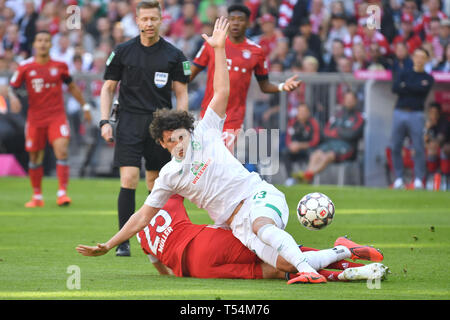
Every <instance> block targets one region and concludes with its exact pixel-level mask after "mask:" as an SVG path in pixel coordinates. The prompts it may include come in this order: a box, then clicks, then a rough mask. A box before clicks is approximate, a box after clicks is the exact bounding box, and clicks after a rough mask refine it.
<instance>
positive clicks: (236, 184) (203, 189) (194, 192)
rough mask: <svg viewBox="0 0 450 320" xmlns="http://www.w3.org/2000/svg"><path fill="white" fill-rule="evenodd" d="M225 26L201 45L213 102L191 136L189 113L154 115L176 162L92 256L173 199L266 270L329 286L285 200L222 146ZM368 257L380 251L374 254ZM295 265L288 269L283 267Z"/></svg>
mask: <svg viewBox="0 0 450 320" xmlns="http://www.w3.org/2000/svg"><path fill="white" fill-rule="evenodd" d="M228 26H229V25H228V23H227V21H226V19H224V18H223V17H221V18H220V19H218V20H217V21H216V25H215V27H214V32H213V35H212V37H208V36H207V35H203V38H204V39H205V40H206V41H207V42H208V43H209V44H210V45H211V46H212V47H213V48H214V50H215V54H216V57H215V61H216V63H215V73H214V92H215V93H214V97H213V99H212V100H211V103H210V105H209V107H208V109H207V110H206V112H205V115H204V117H203V119H202V120H200V121H199V123H198V125H197V126H196V127H195V129H194V125H193V123H194V118H193V116H192V115H190V114H189V113H188V112H185V111H177V110H168V109H163V110H159V111H157V112H155V114H154V120H153V122H152V124H151V126H150V131H151V134H152V137H153V138H154V139H155V140H156V141H158V142H159V143H161V145H162V146H163V147H164V148H166V149H167V150H168V151H169V152H170V153H171V154H172V156H173V158H172V160H171V161H170V162H169V163H167V164H166V165H165V166H164V167H163V168H162V170H161V171H160V174H159V177H158V179H156V181H155V185H154V187H153V190H152V193H151V194H150V195H149V196H148V198H147V200H146V201H145V204H144V205H143V206H142V207H141V208H140V209H139V210H138V211H137V212H136V213H135V214H133V215H132V216H131V218H130V219H129V220H128V222H127V223H126V224H125V225H124V226H123V228H122V229H121V230H120V231H119V232H118V233H117V234H116V235H115V236H113V237H112V238H111V239H110V240H109V241H108V242H106V243H105V244H99V245H98V246H97V247H96V249H94V251H100V252H103V253H106V252H108V251H109V250H110V249H112V248H114V247H115V246H117V245H118V244H120V243H122V242H124V241H125V240H127V239H129V238H131V237H132V236H134V235H135V234H136V233H138V232H139V231H141V230H142V229H144V228H145V227H146V226H147V225H148V224H149V223H150V221H151V220H152V218H153V217H154V216H155V215H156V214H157V213H158V212H159V211H160V209H161V208H162V207H163V206H164V205H165V204H166V202H167V201H168V200H169V198H170V197H171V196H172V195H174V194H179V195H181V196H183V197H185V198H187V199H189V200H190V201H191V202H193V203H194V204H196V205H197V206H198V207H199V208H204V209H206V211H207V212H208V213H209V216H210V217H211V219H212V220H213V221H214V223H215V224H216V225H220V226H226V227H227V228H230V229H231V230H232V232H233V235H234V236H235V237H236V238H238V239H239V240H240V241H241V242H242V244H244V245H245V246H246V247H248V248H249V249H250V250H252V251H254V252H255V253H256V255H257V256H258V257H259V258H261V260H263V261H264V262H266V263H268V264H269V265H271V266H273V267H275V268H277V269H279V270H282V271H286V272H298V273H299V275H298V277H297V279H296V281H298V282H315V283H321V282H326V278H325V277H323V276H321V275H319V274H318V273H317V271H316V270H315V269H314V268H313V267H312V266H311V265H310V264H309V262H308V259H307V256H306V255H304V254H303V253H302V252H301V251H300V250H298V246H297V243H296V242H295V240H294V239H293V238H292V236H291V235H290V234H288V233H287V232H286V231H284V229H285V227H286V225H287V221H288V217H289V208H288V205H287V203H286V199H285V196H284V194H283V193H282V192H280V191H279V190H278V189H276V188H275V187H274V186H273V185H270V184H269V183H267V182H265V181H263V180H262V179H261V177H260V176H259V175H258V174H257V173H254V172H253V173H250V172H248V171H247V170H246V169H245V168H244V167H243V166H242V164H241V163H240V162H239V161H238V160H237V159H236V158H234V157H233V155H232V154H231V153H230V152H229V151H228V149H227V148H226V147H225V145H224V144H223V142H222V128H223V123H224V120H225V118H226V115H225V110H226V106H227V101H228V96H229V92H230V88H229V87H230V81H229V77H228V70H227V64H226V56H225V49H224V45H225V39H226V34H227V30H228ZM368 251H370V252H372V251H373V252H374V254H375V252H377V250H376V249H373V248H370V250H368ZM286 261H287V262H288V265H289V266H294V267H295V269H294V271H293V270H292V269H291V268H288V269H286V268H285V267H286V263H285V262H286Z"/></svg>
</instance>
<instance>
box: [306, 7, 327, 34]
mask: <svg viewBox="0 0 450 320" xmlns="http://www.w3.org/2000/svg"><path fill="white" fill-rule="evenodd" d="M329 19H330V14H329V12H328V9H327V8H326V7H325V6H324V5H323V0H312V1H311V9H310V13H309V21H310V22H311V29H312V33H314V34H317V35H319V36H320V38H321V39H325V38H326V37H327V31H328V22H329Z"/></svg>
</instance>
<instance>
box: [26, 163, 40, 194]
mask: <svg viewBox="0 0 450 320" xmlns="http://www.w3.org/2000/svg"><path fill="white" fill-rule="evenodd" d="M28 175H29V176H30V182H31V187H32V188H33V194H34V195H40V194H42V177H43V176H44V167H42V165H39V166H33V165H30V166H29V169H28Z"/></svg>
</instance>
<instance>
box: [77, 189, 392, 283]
mask: <svg viewBox="0 0 450 320" xmlns="http://www.w3.org/2000/svg"><path fill="white" fill-rule="evenodd" d="M183 200H184V199H183V197H181V196H179V195H173V196H172V197H170V199H169V200H168V201H167V203H166V204H165V205H164V207H163V208H162V209H161V210H160V211H159V212H158V213H157V214H156V215H155V216H154V217H153V219H152V220H151V221H150V223H149V224H148V226H147V227H145V228H144V230H141V231H140V232H139V233H138V234H137V235H136V237H137V239H138V242H139V243H140V244H141V248H142V250H143V251H144V253H145V254H147V256H148V258H149V260H150V261H151V262H152V263H153V266H154V267H155V268H156V269H157V270H158V272H159V274H160V275H175V276H177V277H195V278H228V279H269V278H272V279H288V280H290V279H292V278H295V273H289V272H283V271H280V270H277V269H275V268H274V267H272V266H270V265H269V264H267V263H264V262H262V261H261V260H260V259H259V258H258V257H257V256H256V254H254V253H253V252H251V251H250V250H249V249H248V248H247V247H245V246H244V245H243V244H242V243H241V242H240V241H239V240H238V239H237V238H235V237H234V236H233V234H232V232H231V231H230V230H225V229H222V228H219V227H217V226H211V225H197V224H193V223H192V222H191V221H190V220H189V217H188V214H187V212H186V209H185V207H184V205H183ZM341 240H342V239H341ZM341 240H340V241H341ZM346 244H347V245H348V248H349V249H352V250H353V252H355V253H356V254H358V252H360V253H361V252H363V251H364V250H365V248H366V246H361V245H358V244H355V243H352V242H350V241H346ZM94 248H95V247H86V246H79V247H77V248H76V250H77V251H78V252H79V253H81V254H83V255H87V256H89V255H93V256H95V255H97V253H96V252H94V251H91V250H92V249H94ZM299 250H301V251H303V252H304V253H305V255H307V256H308V260H309V261H311V264H312V266H313V267H314V268H316V269H317V271H318V272H319V274H321V275H323V276H324V277H326V278H327V279H328V280H331V281H351V280H367V279H382V278H384V276H385V275H386V272H387V270H388V269H387V268H386V267H385V266H384V265H382V264H381V263H372V264H368V265H364V264H361V263H355V262H351V261H348V260H345V258H352V257H353V258H356V259H360V258H361V257H359V256H357V255H354V256H352V254H351V253H350V252H349V253H348V254H347V256H346V257H345V258H344V259H342V260H339V261H337V260H336V257H337V256H336V255H328V254H327V250H328V251H329V250H339V249H338V248H331V249H325V250H317V249H313V248H307V247H304V246H300V249H299ZM330 257H331V259H330ZM362 257H363V258H364V256H362ZM286 268H291V269H293V267H292V266H286ZM324 268H327V269H337V270H339V271H332V270H325V269H324Z"/></svg>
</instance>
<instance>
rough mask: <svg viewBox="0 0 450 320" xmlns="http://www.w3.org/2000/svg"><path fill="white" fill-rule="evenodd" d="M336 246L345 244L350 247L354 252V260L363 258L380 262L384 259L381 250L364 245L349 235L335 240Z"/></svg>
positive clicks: (352, 257)
mask: <svg viewBox="0 0 450 320" xmlns="http://www.w3.org/2000/svg"><path fill="white" fill-rule="evenodd" d="M334 246H335V247H336V246H344V247H346V248H348V249H349V250H350V252H351V254H352V256H351V259H352V260H356V259H361V260H369V261H375V262H380V261H383V258H384V257H383V254H382V253H381V251H380V250H378V249H375V248H373V247H371V246H362V245H360V244H357V243H355V242H353V241H351V240H350V239H348V238H347V236H345V237H339V238H337V239H336V241H335V242H334Z"/></svg>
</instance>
